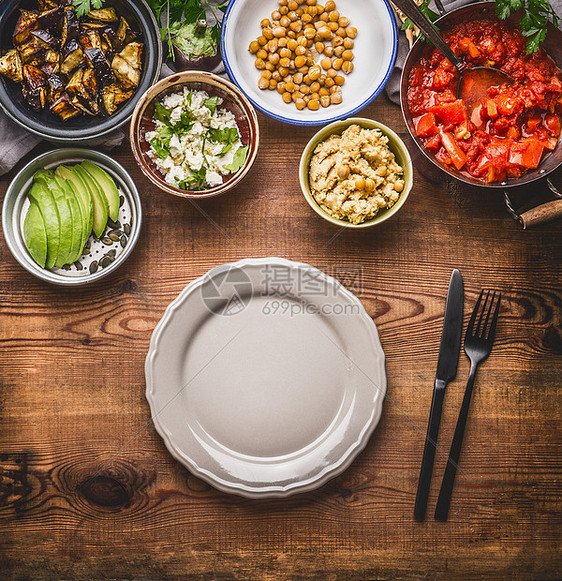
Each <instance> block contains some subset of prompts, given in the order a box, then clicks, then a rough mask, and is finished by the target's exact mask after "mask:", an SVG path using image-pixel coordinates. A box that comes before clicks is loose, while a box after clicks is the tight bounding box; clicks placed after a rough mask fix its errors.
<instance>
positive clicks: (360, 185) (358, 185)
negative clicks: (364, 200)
mask: <svg viewBox="0 0 562 581" xmlns="http://www.w3.org/2000/svg"><path fill="white" fill-rule="evenodd" d="M355 189H356V190H359V191H361V192H362V191H363V190H364V189H365V180H364V179H363V178H362V177H358V178H356V179H355Z"/></svg>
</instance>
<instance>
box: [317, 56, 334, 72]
mask: <svg viewBox="0 0 562 581" xmlns="http://www.w3.org/2000/svg"><path fill="white" fill-rule="evenodd" d="M320 66H321V67H322V68H323V69H324V70H325V71H327V70H328V69H330V68H331V67H332V61H331V60H330V59H329V58H325V59H322V60H321V61H320Z"/></svg>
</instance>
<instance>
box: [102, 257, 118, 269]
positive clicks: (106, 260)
mask: <svg viewBox="0 0 562 581" xmlns="http://www.w3.org/2000/svg"><path fill="white" fill-rule="evenodd" d="M114 260H115V259H114V258H111V256H104V257H103V258H102V259H101V260H100V266H101V267H102V268H107V267H108V266H109V265H110V264H111V263H112V262H113V261H114Z"/></svg>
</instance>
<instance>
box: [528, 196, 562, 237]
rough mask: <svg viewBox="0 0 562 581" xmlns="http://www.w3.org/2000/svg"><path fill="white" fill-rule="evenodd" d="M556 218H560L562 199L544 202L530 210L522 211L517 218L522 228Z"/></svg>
mask: <svg viewBox="0 0 562 581" xmlns="http://www.w3.org/2000/svg"><path fill="white" fill-rule="evenodd" d="M558 218H562V200H553V201H552V202H546V204H541V205H540V206H537V207H536V208H533V209H532V210H528V211H527V212H523V214H521V215H520V216H519V220H520V221H521V225H522V226H523V229H524V230H526V229H527V228H532V227H533V226H538V225H539V224H546V223H547V222H552V221H553V220H557V219H558Z"/></svg>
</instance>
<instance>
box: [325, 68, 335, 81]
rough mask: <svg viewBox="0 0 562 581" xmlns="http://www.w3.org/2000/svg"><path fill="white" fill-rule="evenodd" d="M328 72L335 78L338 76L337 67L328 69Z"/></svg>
mask: <svg viewBox="0 0 562 581" xmlns="http://www.w3.org/2000/svg"><path fill="white" fill-rule="evenodd" d="M326 74H327V75H328V76H329V77H331V78H332V79H335V78H336V77H337V76H338V71H336V69H328V72H327V73H326Z"/></svg>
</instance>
